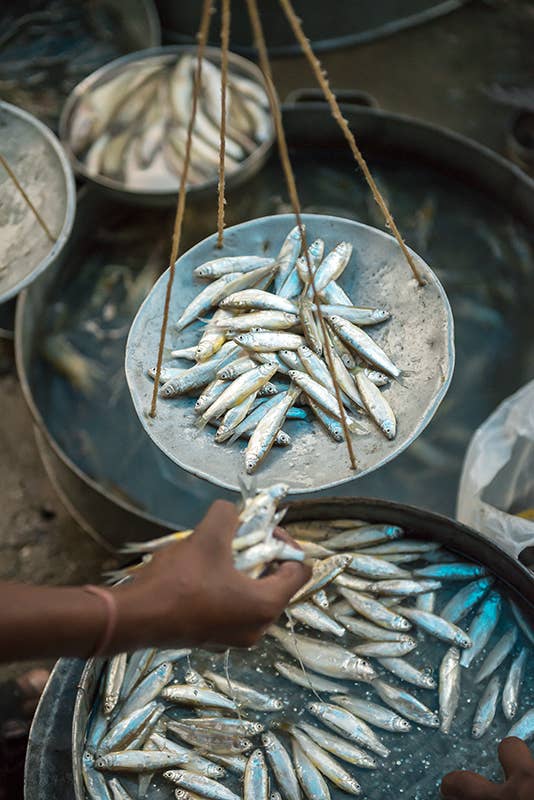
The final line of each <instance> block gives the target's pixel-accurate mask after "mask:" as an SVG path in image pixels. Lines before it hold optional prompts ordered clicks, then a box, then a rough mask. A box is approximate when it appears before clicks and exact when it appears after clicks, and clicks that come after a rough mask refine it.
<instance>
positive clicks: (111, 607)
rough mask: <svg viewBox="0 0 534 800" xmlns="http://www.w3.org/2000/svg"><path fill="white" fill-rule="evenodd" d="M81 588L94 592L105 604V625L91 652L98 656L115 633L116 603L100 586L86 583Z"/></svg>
mask: <svg viewBox="0 0 534 800" xmlns="http://www.w3.org/2000/svg"><path fill="white" fill-rule="evenodd" d="M82 588H83V589H84V591H86V592H89V594H94V595H95V596H96V597H99V598H100V599H101V600H103V601H104V604H105V606H106V614H107V619H106V627H105V628H104V631H103V633H102V636H101V637H100V640H99V641H98V642H97V644H96V645H95V650H94V652H93V654H92V658H98V656H102V655H104V654H105V653H106V651H107V649H108V647H109V644H110V642H111V640H112V638H113V634H114V633H115V628H116V627H117V618H118V610H117V603H116V600H115V597H114V595H113V594H112V593H111V592H110V591H108V590H107V589H103V588H102V587H101V586H93V585H92V584H87V585H86V586H83V587H82Z"/></svg>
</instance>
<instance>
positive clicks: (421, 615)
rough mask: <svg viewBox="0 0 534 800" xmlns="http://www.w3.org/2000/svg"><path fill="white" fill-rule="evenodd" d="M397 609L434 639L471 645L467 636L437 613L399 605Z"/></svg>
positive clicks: (464, 645) (461, 645)
mask: <svg viewBox="0 0 534 800" xmlns="http://www.w3.org/2000/svg"><path fill="white" fill-rule="evenodd" d="M398 611H399V612H400V613H401V614H403V615H404V616H405V617H407V618H408V619H409V620H410V621H411V622H413V623H414V624H415V625H417V627H419V628H422V630H424V631H426V633H429V634H430V635H431V636H435V637H436V639H441V641H444V642H450V643H451V644H456V645H458V647H462V648H468V647H471V645H472V642H471V639H470V638H469V636H468V635H467V634H466V633H465V631H463V630H462V629H461V628H459V627H458V626H457V625H454V624H453V623H452V622H448V621H447V620H446V619H442V617H440V616H438V615H437V614H431V613H430V612H428V611H421V610H420V609H418V608H406V607H405V606H402V607H401V606H399V608H398Z"/></svg>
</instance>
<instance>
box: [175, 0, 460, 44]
mask: <svg viewBox="0 0 534 800" xmlns="http://www.w3.org/2000/svg"><path fill="white" fill-rule="evenodd" d="M469 2H471V0H442V2H440V3H436V4H435V5H434V6H433V7H432V8H429V9H426V10H424V11H417V12H415V13H413V14H410V15H409V16H407V17H403V18H402V19H400V20H393V21H391V22H385V23H383V24H381V25H377V26H376V27H375V28H371V29H370V30H368V31H362V32H361V33H348V34H346V35H345V36H336V37H332V38H330V39H318V40H315V41H312V47H313V49H314V51H315V52H316V53H326V52H328V51H330V50H341V49H343V48H344V47H351V46H354V45H360V44H367V43H369V42H374V41H376V40H377V39H383V38H385V37H387V36H393V35H394V34H396V33H400V32H401V31H404V30H407V29H409V28H413V27H416V26H419V25H424V24H426V23H427V22H431V21H432V20H434V19H439V18H440V17H443V16H445V15H447V14H450V13H452V12H453V11H457V10H458V9H459V8H461V7H462V6H464V5H466V4H467V3H469ZM164 32H165V34H166V35H167V36H169V37H170V38H173V39H175V40H176V41H184V42H185V41H188V42H190V41H192V38H193V37H192V36H189V35H187V34H180V33H178V32H176V31H173V30H172V29H170V28H165V29H164ZM233 47H234V49H235V51H236V52H238V53H243V54H244V55H247V56H250V57H256V56H257V50H256V48H255V47H253V46H252V45H244V44H234V45H233ZM269 53H270V54H272V55H273V56H301V55H302V50H301V49H300V46H299V45H298V44H286V45H275V46H273V47H272V46H270V45H269Z"/></svg>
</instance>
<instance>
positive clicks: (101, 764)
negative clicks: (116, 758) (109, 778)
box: [94, 756, 107, 769]
mask: <svg viewBox="0 0 534 800" xmlns="http://www.w3.org/2000/svg"><path fill="white" fill-rule="evenodd" d="M106 764H107V761H106V757H105V756H99V757H98V758H97V759H95V762H94V766H95V767H96V768H97V769H105V768H106Z"/></svg>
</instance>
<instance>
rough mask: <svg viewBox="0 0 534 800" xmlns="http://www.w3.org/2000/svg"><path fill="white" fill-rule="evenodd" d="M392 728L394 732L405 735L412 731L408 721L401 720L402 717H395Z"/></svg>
mask: <svg viewBox="0 0 534 800" xmlns="http://www.w3.org/2000/svg"><path fill="white" fill-rule="evenodd" d="M393 727H394V728H395V730H396V731H399V733H407V732H408V731H410V730H411V729H412V726H411V725H410V723H409V722H408V720H407V719H403V718H402V717H397V718H396V719H395V721H394V722H393Z"/></svg>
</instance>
